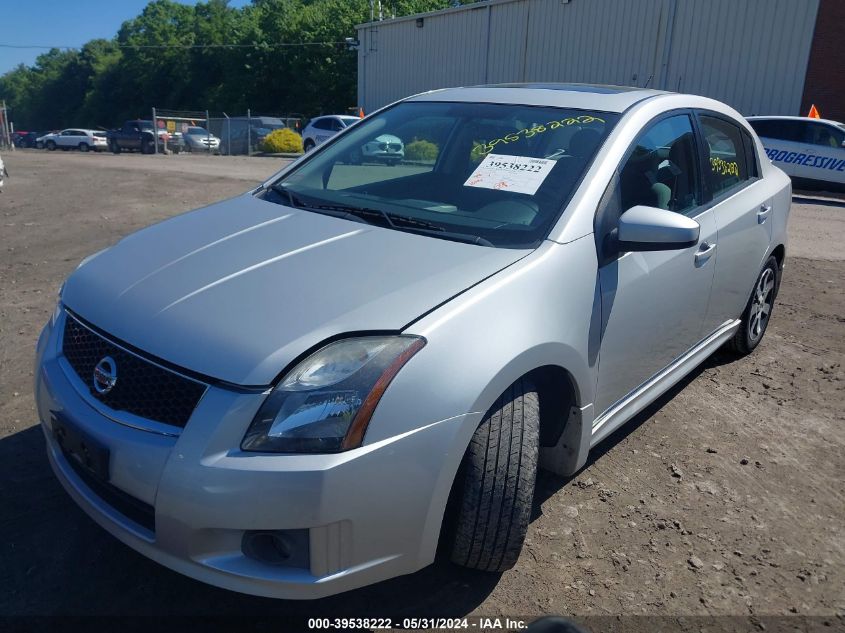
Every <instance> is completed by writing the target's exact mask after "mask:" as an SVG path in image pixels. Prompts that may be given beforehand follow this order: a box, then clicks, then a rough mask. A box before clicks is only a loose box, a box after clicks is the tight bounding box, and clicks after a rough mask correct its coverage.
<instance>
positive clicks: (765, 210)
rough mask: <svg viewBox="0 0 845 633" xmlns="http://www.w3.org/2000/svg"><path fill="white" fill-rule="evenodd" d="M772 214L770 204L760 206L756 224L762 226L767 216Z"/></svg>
mask: <svg viewBox="0 0 845 633" xmlns="http://www.w3.org/2000/svg"><path fill="white" fill-rule="evenodd" d="M771 212H772V205H770V204H761V205H760V208H759V209H758V210H757V222H758V223H759V224H763V222H765V221H766V220H767V219H768V217H769V214H770V213H771Z"/></svg>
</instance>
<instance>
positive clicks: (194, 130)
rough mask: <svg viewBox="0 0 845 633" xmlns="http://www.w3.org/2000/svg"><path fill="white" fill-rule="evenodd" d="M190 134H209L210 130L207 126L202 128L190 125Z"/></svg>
mask: <svg viewBox="0 0 845 633" xmlns="http://www.w3.org/2000/svg"><path fill="white" fill-rule="evenodd" d="M188 134H193V135H196V134H202V135H203V136H208V130H206V129H205V128H201V127H189V128H188Z"/></svg>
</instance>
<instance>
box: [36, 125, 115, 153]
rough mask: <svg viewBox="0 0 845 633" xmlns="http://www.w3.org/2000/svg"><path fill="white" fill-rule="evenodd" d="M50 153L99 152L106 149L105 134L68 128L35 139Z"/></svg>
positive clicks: (97, 131)
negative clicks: (70, 151) (57, 150)
mask: <svg viewBox="0 0 845 633" xmlns="http://www.w3.org/2000/svg"><path fill="white" fill-rule="evenodd" d="M36 142H37V143H42V144H43V146H44V147H45V148H47V149H48V150H50V151H53V150H55V149H62V150H65V151H67V150H71V149H78V150H80V151H82V152H89V151H92V150H93V151H97V152H99V151H101V150H104V149H106V148H107V147H108V141H107V140H106V133H105V132H102V131H100V130H84V129H82V128H68V129H66V130H62V131H61V132H51V133H50V134H46V135H44V136H41V137H39V138H38V139H37V141H36Z"/></svg>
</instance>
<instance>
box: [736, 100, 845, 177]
mask: <svg viewBox="0 0 845 633" xmlns="http://www.w3.org/2000/svg"><path fill="white" fill-rule="evenodd" d="M748 122H749V123H750V124H751V127H753V128H754V131H755V132H757V135H758V136H759V137H760V140H762V141H763V146H764V147H765V148H766V155H768V157H769V159H770V160H771V161H772V162H773V163H775V164H776V165H777V166H778V167H780V168H781V169H782V170H783V171H785V172H786V173H787V174H789V176H790V177H791V178H792V181H793V183H795V186H796V187H798V188H801V189H822V190H826V191H839V192H845V124H843V123H840V122H839V121H831V120H829V119H815V118H809V117H800V116H753V117H748Z"/></svg>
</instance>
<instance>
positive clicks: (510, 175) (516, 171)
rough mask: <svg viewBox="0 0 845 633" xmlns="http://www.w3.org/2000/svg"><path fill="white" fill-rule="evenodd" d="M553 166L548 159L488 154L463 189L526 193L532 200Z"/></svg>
mask: <svg viewBox="0 0 845 633" xmlns="http://www.w3.org/2000/svg"><path fill="white" fill-rule="evenodd" d="M555 162H556V161H554V160H551V159H548V158H529V157H527V156H505V155H504V154H487V156H485V157H484V160H482V161H481V162H480V163H479V165H478V167H476V168H475V171H474V172H472V175H470V177H469V178H467V181H466V182H465V183H464V186H465V187H483V188H485V189H497V190H500V191H513V192H515V193H527V194H528V195H531V196H533V195H534V194H535V193H537V189H539V188H540V185H542V184H543V181H544V180H545V179H546V177H547V176H548V175H549V174H550V173H551V171H552V168H553V167H554V166H555Z"/></svg>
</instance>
